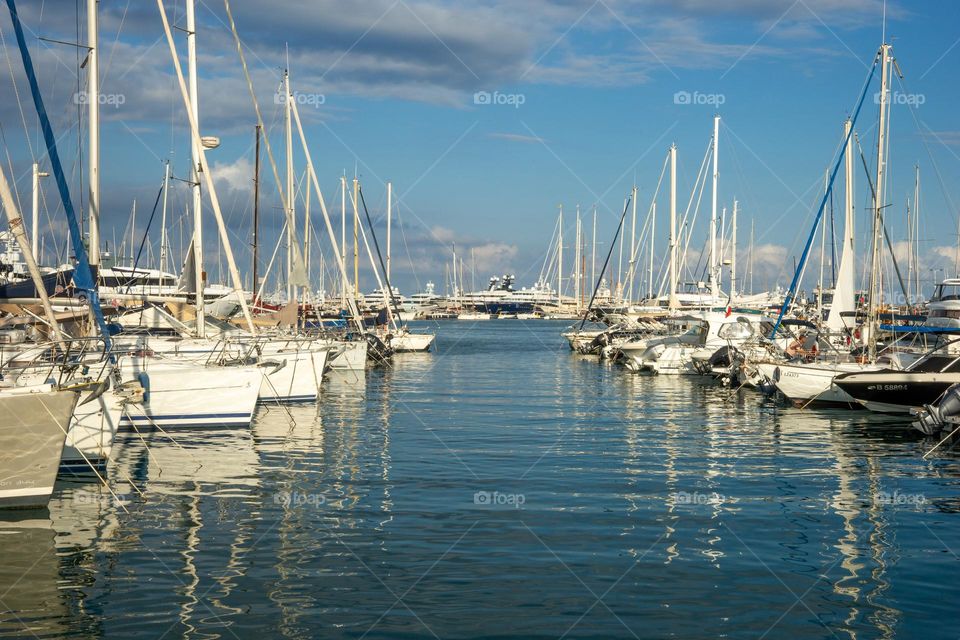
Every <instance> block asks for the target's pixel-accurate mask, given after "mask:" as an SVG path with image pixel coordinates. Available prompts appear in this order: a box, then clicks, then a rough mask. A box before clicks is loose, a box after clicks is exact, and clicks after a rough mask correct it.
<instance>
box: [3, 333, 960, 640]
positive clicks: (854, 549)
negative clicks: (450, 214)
mask: <svg viewBox="0 0 960 640" xmlns="http://www.w3.org/2000/svg"><path fill="white" fill-rule="evenodd" d="M430 326H431V327H432V328H433V330H435V331H436V333H437V341H436V345H435V348H434V352H433V353H430V354H398V355H397V356H395V357H394V359H393V362H392V364H391V365H390V366H389V367H382V368H376V369H372V370H370V371H368V372H366V374H363V373H362V372H361V373H359V374H358V373H351V372H346V373H341V374H338V375H331V376H330V377H329V378H328V379H327V380H325V381H324V385H323V389H322V397H321V400H320V402H319V403H317V404H310V405H300V406H293V407H279V406H272V407H270V406H266V407H261V408H260V409H259V410H258V414H257V416H256V418H255V420H254V423H253V425H252V427H251V428H249V429H242V430H230V431H216V430H206V431H177V432H175V433H158V432H154V433H144V434H132V435H130V436H128V437H127V438H126V439H125V441H124V442H123V444H122V446H120V447H119V448H118V449H117V450H116V452H115V456H114V458H115V459H114V460H113V461H112V462H111V464H110V466H109V469H108V484H109V486H110V488H111V490H112V492H113V493H112V494H111V492H110V491H108V490H107V489H105V488H103V487H102V486H99V485H98V483H96V482H59V483H58V485H57V487H56V489H55V491H54V494H53V498H52V500H51V501H50V505H49V508H48V509H47V510H43V511H29V512H16V513H7V514H4V515H3V520H2V521H0V558H3V562H2V567H0V636H3V637H38V638H95V637H107V638H257V639H263V638H559V637H569V638H663V637H677V638H715V637H731V638H844V639H847V638H849V639H854V638H856V639H858V640H859V639H868V638H884V637H892V636H894V635H898V636H901V637H912V638H921V637H924V638H934V637H957V633H958V632H957V622H958V621H960V614H958V613H957V603H958V602H960V580H957V578H956V576H957V571H958V569H960V556H958V553H960V526H958V524H960V521H958V520H957V518H958V517H960V515H958V511H960V455H957V453H955V452H953V451H951V450H949V449H945V450H943V451H939V452H937V453H935V454H933V455H932V456H930V457H929V459H926V460H925V459H924V458H923V454H924V453H925V452H926V451H927V450H928V449H930V447H931V445H932V442H931V441H930V440H924V439H923V438H922V437H920V436H919V435H914V434H913V433H911V431H910V430H909V429H907V428H905V424H906V423H905V420H904V419H903V418H889V419H884V418H881V417H878V416H876V415H868V414H866V413H865V412H851V411H839V410H836V411H819V410H811V409H805V410H800V409H794V408H792V407H785V406H783V405H781V404H777V403H776V402H773V401H771V400H769V399H764V398H762V397H761V396H760V395H758V394H757V393H755V392H753V391H750V390H731V389H728V388H724V387H721V386H716V385H714V384H712V383H708V382H706V381H704V380H699V379H695V378H691V377H683V378H675V377H666V376H661V377H644V376H637V375H632V374H630V373H628V372H626V371H625V370H623V369H622V368H619V367H612V366H609V365H603V364H601V365H600V366H598V364H597V362H596V359H595V358H589V357H583V356H577V355H574V354H572V353H571V352H570V350H569V349H568V347H567V345H566V342H565V341H564V340H563V339H562V338H561V337H560V332H561V331H562V330H563V328H564V323H560V322H552V321H522V320H498V321H486V322H475V323H473V322H466V321H461V322H457V321H443V322H439V323H436V324H432V325H430Z"/></svg>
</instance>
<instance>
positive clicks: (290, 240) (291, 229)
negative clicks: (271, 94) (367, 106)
mask: <svg viewBox="0 0 960 640" xmlns="http://www.w3.org/2000/svg"><path fill="white" fill-rule="evenodd" d="M283 94H284V96H283V97H284V100H283V104H284V109H283V126H284V133H285V134H286V145H287V147H286V160H287V185H286V191H287V208H288V209H289V212H290V217H289V220H290V221H291V224H288V225H287V302H291V301H293V300H294V298H295V297H296V288H295V287H294V286H293V253H294V243H295V242H296V237H297V235H296V234H297V231H296V229H297V226H296V220H297V218H296V211H295V205H294V201H293V200H294V186H293V183H294V179H293V117H292V116H291V114H290V102H291V100H292V98H291V95H290V71H289V70H287V69H285V70H284V72H283Z"/></svg>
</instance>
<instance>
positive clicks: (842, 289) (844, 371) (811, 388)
mask: <svg viewBox="0 0 960 640" xmlns="http://www.w3.org/2000/svg"><path fill="white" fill-rule="evenodd" d="M878 64H879V67H880V92H879V94H878V95H879V123H878V129H877V131H878V142H877V169H876V171H877V175H876V181H875V185H874V186H873V190H874V197H873V213H874V215H873V219H874V224H873V255H872V257H871V274H873V275H871V291H870V311H869V314H868V318H867V324H866V325H864V326H862V327H860V330H859V331H860V336H861V340H862V341H863V345H864V349H863V350H864V355H862V356H859V357H856V358H855V357H852V356H848V357H846V358H843V357H841V358H837V359H835V360H833V361H823V360H819V361H815V362H810V363H806V362H802V361H801V362H787V363H784V362H763V363H758V364H757V365H756V367H757V370H758V371H759V373H760V374H761V376H762V377H764V378H765V379H766V380H767V381H768V382H769V383H771V384H772V385H774V386H775V387H776V388H777V390H778V391H780V392H781V393H782V394H783V395H784V396H785V397H786V398H788V399H789V400H791V401H792V402H794V403H795V404H808V403H811V402H817V403H829V404H836V405H841V406H856V402H855V399H854V398H853V397H851V396H850V394H849V393H848V392H847V391H846V388H845V387H844V386H841V385H838V384H835V379H836V378H837V376H840V375H844V376H849V375H854V374H857V373H860V372H867V371H871V370H877V369H881V368H885V367H891V368H897V369H899V368H902V367H903V366H904V365H906V364H909V363H910V362H912V361H913V360H915V359H916V357H918V356H919V354H911V353H909V352H907V353H903V352H893V351H891V352H888V353H883V352H881V353H877V336H876V333H877V330H878V329H879V324H878V322H877V308H878V306H879V301H878V297H879V288H878V286H877V285H876V284H875V283H876V281H877V277H876V273H877V271H878V270H879V268H880V264H879V259H878V245H879V237H880V234H881V232H882V225H883V222H882V211H883V204H882V202H881V198H882V197H883V184H884V183H883V181H884V177H885V167H886V160H887V159H886V151H887V145H886V143H885V136H886V132H887V125H886V122H887V116H888V110H889V95H888V94H889V90H890V89H889V82H890V77H891V73H892V70H893V67H894V63H893V57H892V47H891V46H890V45H889V44H886V43H884V44H882V45H881V46H880V50H879V51H878V53H877V56H876V58H875V60H874V64H873V66H872V67H871V69H870V75H871V77H872V75H873V74H874V73H875V72H876V69H877V66H878ZM869 84H870V83H869V82H867V84H866V86H865V88H864V93H863V94H862V95H861V96H860V101H859V103H858V105H857V109H856V112H855V114H854V116H853V118H852V119H850V120H847V122H846V123H845V125H844V137H845V144H844V145H843V152H842V157H841V158H838V159H837V162H836V164H835V165H834V169H833V173H832V176H831V179H830V184H832V182H833V178H835V177H836V174H837V171H838V169H839V167H840V161H841V159H842V160H844V162H845V173H846V193H845V207H844V208H845V229H844V235H843V253H842V256H841V261H840V268H839V270H838V272H839V273H838V280H837V287H836V290H835V292H834V296H833V303H832V306H831V309H830V313H829V315H828V317H827V320H826V327H827V328H828V329H832V330H834V331H840V330H841V329H842V328H843V321H842V319H841V316H843V315H845V314H847V313H849V312H853V311H855V310H856V307H855V302H854V295H855V292H854V287H853V269H854V264H855V256H854V232H853V146H852V136H853V125H854V122H855V121H856V117H857V115H859V112H860V108H861V107H862V105H863V100H864V97H865V96H866V91H867V88H868V87H869ZM828 195H829V189H828V192H827V193H825V194H824V197H823V200H822V202H821V205H820V210H819V211H818V213H817V217H816V222H815V224H814V227H813V230H812V231H811V233H810V236H809V238H808V241H807V245H806V248H805V250H804V253H803V256H802V259H801V261H800V264H799V265H798V266H797V271H796V273H795V275H794V281H793V283H792V285H791V288H790V291H789V292H788V295H787V298H786V300H785V301H784V304H783V308H782V310H781V313H780V320H782V318H783V315H784V313H785V312H786V310H787V309H788V308H789V305H790V303H791V301H792V296H793V294H794V292H795V291H796V286H797V283H798V280H799V277H800V275H801V274H802V272H803V268H804V264H805V262H806V258H807V255H808V253H809V249H810V245H811V244H812V241H813V237H814V234H815V233H816V230H817V225H818V224H820V223H821V220H822V215H823V211H824V206H825V204H826V199H827V197H828ZM778 324H779V320H778ZM774 333H776V332H774ZM841 344H843V342H841ZM825 346H827V345H825Z"/></svg>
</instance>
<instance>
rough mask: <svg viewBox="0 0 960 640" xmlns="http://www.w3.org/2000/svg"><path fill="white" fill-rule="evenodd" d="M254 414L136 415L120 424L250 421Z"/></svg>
mask: <svg viewBox="0 0 960 640" xmlns="http://www.w3.org/2000/svg"><path fill="white" fill-rule="evenodd" d="M251 417H252V414H250V413H181V414H170V415H164V416H156V415H154V416H150V415H147V416H134V415H125V416H123V418H121V419H120V424H123V423H124V422H137V421H140V422H144V421H148V420H149V421H152V422H157V421H163V420H219V419H221V418H245V419H250V418H251Z"/></svg>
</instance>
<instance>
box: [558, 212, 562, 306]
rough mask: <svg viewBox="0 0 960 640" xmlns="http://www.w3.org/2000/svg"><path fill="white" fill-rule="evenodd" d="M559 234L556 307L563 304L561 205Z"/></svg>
mask: <svg viewBox="0 0 960 640" xmlns="http://www.w3.org/2000/svg"><path fill="white" fill-rule="evenodd" d="M557 208H559V209H560V213H559V214H557V219H558V224H559V228H560V232H559V233H558V234H557V306H560V305H562V304H563V205H562V204H560V205H557Z"/></svg>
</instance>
